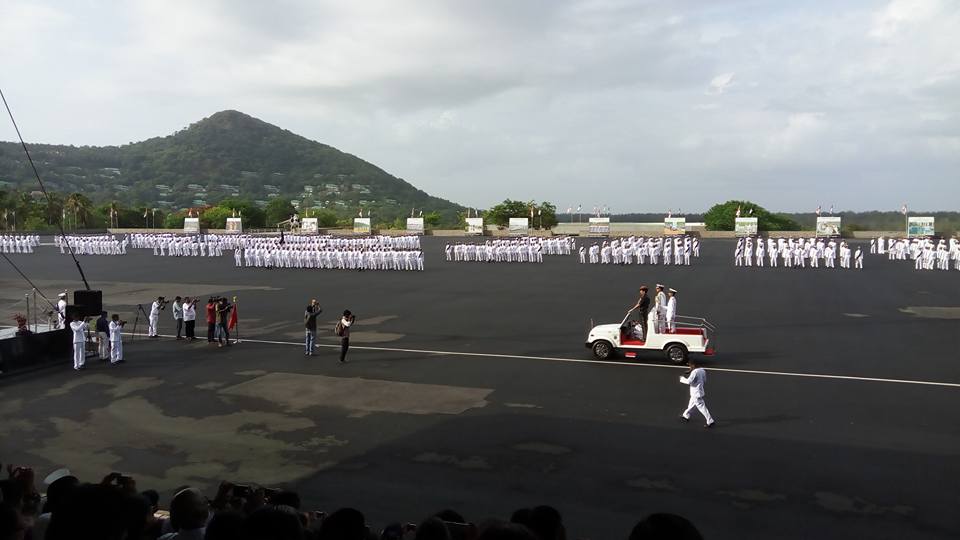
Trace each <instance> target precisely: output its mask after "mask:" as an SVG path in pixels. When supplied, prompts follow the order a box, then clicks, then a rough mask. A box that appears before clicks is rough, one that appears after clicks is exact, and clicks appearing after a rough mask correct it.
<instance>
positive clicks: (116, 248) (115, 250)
mask: <svg viewBox="0 0 960 540" xmlns="http://www.w3.org/2000/svg"><path fill="white" fill-rule="evenodd" d="M53 243H54V245H55V246H57V247H59V248H60V253H68V252H69V251H68V250H67V246H69V247H70V251H73V253H74V254H76V255H126V254H127V245H128V244H129V243H130V239H129V238H127V237H124V238H123V240H118V239H117V237H116V236H114V235H112V234H90V235H83V236H80V235H70V234H68V235H66V236H62V235H61V236H55V237H54V238H53Z"/></svg>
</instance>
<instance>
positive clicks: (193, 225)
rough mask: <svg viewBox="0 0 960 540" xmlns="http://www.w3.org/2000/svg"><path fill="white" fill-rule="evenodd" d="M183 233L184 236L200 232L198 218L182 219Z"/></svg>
mask: <svg viewBox="0 0 960 540" xmlns="http://www.w3.org/2000/svg"><path fill="white" fill-rule="evenodd" d="M183 232H184V234H197V233H199V232H200V218H196V217H188V218H183Z"/></svg>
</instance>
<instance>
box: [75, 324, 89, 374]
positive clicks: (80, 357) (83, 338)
mask: <svg viewBox="0 0 960 540" xmlns="http://www.w3.org/2000/svg"><path fill="white" fill-rule="evenodd" d="M89 323H90V318H89V317H87V318H86V319H84V320H82V321H81V320H76V321H73V322H71V323H70V331H71V332H72V333H73V369H75V370H77V371H80V370H81V369H83V364H84V363H85V362H86V354H87V353H86V350H85V345H86V342H87V331H88V330H90V324H89Z"/></svg>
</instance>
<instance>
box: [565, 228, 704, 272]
mask: <svg viewBox="0 0 960 540" xmlns="http://www.w3.org/2000/svg"><path fill="white" fill-rule="evenodd" d="M579 256H580V264H587V263H589V264H624V265H630V264H634V262H636V264H646V263H647V261H649V262H650V264H661V261H662V264H664V265H669V264H674V265H683V266H689V265H690V261H691V259H692V258H697V257H699V256H700V240H699V239H698V238H696V237H692V236H688V235H680V236H651V237H642V236H641V237H639V238H638V237H635V236H631V237H629V238H625V239H615V240H610V241H609V242H607V241H604V242H603V243H601V244H598V243H596V242H594V243H593V245H591V246H590V247H589V248H587V247H584V246H581V247H580V250H579Z"/></svg>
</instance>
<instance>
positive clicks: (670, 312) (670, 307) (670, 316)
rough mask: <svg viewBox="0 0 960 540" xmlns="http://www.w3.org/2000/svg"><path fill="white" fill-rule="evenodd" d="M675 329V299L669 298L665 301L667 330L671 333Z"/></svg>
mask: <svg viewBox="0 0 960 540" xmlns="http://www.w3.org/2000/svg"><path fill="white" fill-rule="evenodd" d="M676 329H677V297H676V296H671V297H670V299H669V300H667V330H670V331H671V332H673V331H674V330H676Z"/></svg>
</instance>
